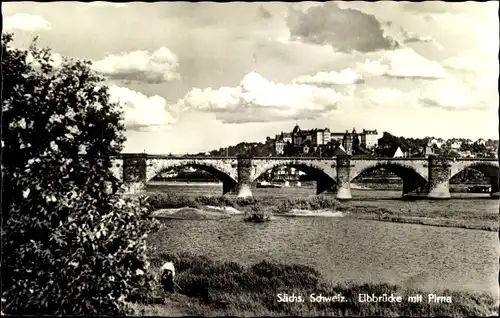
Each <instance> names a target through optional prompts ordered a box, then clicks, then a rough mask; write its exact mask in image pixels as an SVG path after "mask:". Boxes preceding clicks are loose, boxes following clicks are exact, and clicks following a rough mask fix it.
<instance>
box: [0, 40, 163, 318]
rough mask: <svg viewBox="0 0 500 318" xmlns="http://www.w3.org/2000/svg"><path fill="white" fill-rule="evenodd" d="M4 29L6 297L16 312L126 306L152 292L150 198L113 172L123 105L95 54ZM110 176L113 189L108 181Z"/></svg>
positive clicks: (86, 311) (7, 308)
mask: <svg viewBox="0 0 500 318" xmlns="http://www.w3.org/2000/svg"><path fill="white" fill-rule="evenodd" d="M12 40H13V36H12V35H11V34H4V35H3V36H2V73H3V91H2V104H3V106H2V107H3V109H2V110H3V118H2V127H3V131H2V174H3V175H2V177H3V187H2V233H1V235H2V242H3V246H2V300H4V301H5V302H4V303H3V312H4V313H6V314H10V315H19V314H21V315H33V314H34V315H96V314H100V315H103V314H105V315H120V314H123V313H125V312H127V306H126V304H125V302H124V300H125V299H127V298H129V299H130V298H131V297H135V298H138V297H139V298H140V297H144V296H147V290H148V289H149V284H150V277H149V275H147V274H146V272H147V268H148V261H147V257H146V254H145V252H146V237H147V234H148V233H149V232H150V231H152V230H155V226H156V225H157V224H156V222H155V221H153V220H151V219H150V218H149V211H148V208H147V207H146V206H144V204H145V200H144V198H140V197H139V198H135V199H124V198H122V195H123V189H122V188H120V185H119V184H118V182H117V181H115V180H114V178H113V177H112V175H111V172H110V170H109V168H110V167H111V160H112V157H113V156H115V155H117V154H118V153H119V152H120V151H121V149H122V144H123V141H124V137H123V129H124V127H123V125H122V122H121V119H122V114H121V111H120V109H119V107H118V105H117V104H114V103H111V102H110V100H109V95H108V92H107V87H106V86H104V85H103V79H102V78H101V77H100V76H99V75H97V74H95V73H94V72H93V71H91V69H90V62H87V61H72V60H69V59H65V60H64V61H63V64H62V65H61V66H60V67H58V68H57V69H56V68H54V67H53V66H52V65H51V62H52V61H51V58H50V56H51V53H50V50H49V49H40V48H37V47H36V43H35V42H33V44H32V45H31V46H30V48H29V49H28V50H20V49H15V48H13V47H12V46H11V44H10V43H11V42H12ZM107 184H111V185H112V188H113V189H114V190H113V191H107V189H108V188H107Z"/></svg>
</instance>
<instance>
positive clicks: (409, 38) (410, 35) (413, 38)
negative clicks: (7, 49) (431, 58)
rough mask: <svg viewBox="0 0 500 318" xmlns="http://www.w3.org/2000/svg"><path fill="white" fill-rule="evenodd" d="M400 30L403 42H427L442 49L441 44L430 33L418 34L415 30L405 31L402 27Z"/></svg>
mask: <svg viewBox="0 0 500 318" xmlns="http://www.w3.org/2000/svg"><path fill="white" fill-rule="evenodd" d="M401 32H402V35H403V43H429V44H433V45H434V46H436V47H437V48H439V49H443V46H442V45H441V44H440V43H439V42H438V41H436V40H435V39H434V38H433V37H432V36H430V35H426V36H420V35H418V34H416V33H415V32H407V31H405V30H404V29H403V28H401Z"/></svg>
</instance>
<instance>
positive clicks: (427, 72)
mask: <svg viewBox="0 0 500 318" xmlns="http://www.w3.org/2000/svg"><path fill="white" fill-rule="evenodd" d="M356 70H357V71H358V72H359V73H361V74H366V75H371V76H387V77H396V78H423V79H437V78H443V77H444V76H445V75H446V70H445V69H444V68H443V67H442V66H441V64H439V63H438V62H435V61H430V60H428V59H426V58H425V57H423V56H421V55H420V54H418V53H416V52H415V51H414V50H413V49H411V48H403V49H398V50H394V51H386V52H384V53H383V54H382V56H380V57H379V58H378V59H375V60H370V59H368V60H366V61H365V62H363V63H357V65H356Z"/></svg>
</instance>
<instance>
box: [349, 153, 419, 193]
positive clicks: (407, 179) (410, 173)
mask: <svg viewBox="0 0 500 318" xmlns="http://www.w3.org/2000/svg"><path fill="white" fill-rule="evenodd" d="M381 168H383V169H385V170H387V171H389V172H392V173H393V174H395V175H396V176H398V177H399V178H401V179H402V180H403V195H405V194H408V193H410V192H412V191H415V190H418V189H422V190H423V189H424V188H425V187H426V186H427V182H428V170H427V164H426V163H424V162H419V161H415V162H409V163H406V162H398V161H396V160H394V161H392V160H385V161H370V162H366V163H364V164H360V165H357V166H355V167H354V168H353V169H351V175H350V182H352V181H353V180H354V179H356V178H357V177H359V176H361V175H363V174H365V173H367V172H371V171H374V170H378V169H381Z"/></svg>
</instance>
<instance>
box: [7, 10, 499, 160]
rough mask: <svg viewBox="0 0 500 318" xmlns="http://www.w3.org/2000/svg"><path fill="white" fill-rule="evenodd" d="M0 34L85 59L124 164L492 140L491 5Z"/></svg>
mask: <svg viewBox="0 0 500 318" xmlns="http://www.w3.org/2000/svg"><path fill="white" fill-rule="evenodd" d="M2 10H3V18H4V21H3V23H4V32H13V33H14V34H15V41H14V43H13V44H14V45H15V46H16V47H19V48H26V47H28V45H29V44H30V41H31V40H32V39H33V38H34V37H35V36H37V35H38V36H39V40H38V43H39V44H40V46H48V47H50V48H51V49H52V54H53V60H54V65H55V66H57V65H59V64H60V63H61V58H62V57H71V58H76V59H87V60H91V61H92V62H93V66H92V67H93V69H94V70H95V71H97V72H99V73H101V74H103V75H104V76H105V77H106V79H107V84H108V85H109V93H110V95H111V97H112V98H113V100H114V101H116V102H118V103H119V104H120V105H121V106H122V107H123V109H124V113H125V118H124V120H125V125H126V137H127V141H126V144H125V149H124V152H142V151H146V152H148V153H157V154H166V153H172V154H184V153H197V152H202V151H209V150H212V149H218V148H220V147H224V146H229V145H235V144H237V143H238V142H242V141H247V142H259V141H260V142H263V141H265V139H266V137H267V136H270V137H274V136H275V135H276V134H279V133H280V132H282V131H285V132H289V131H291V130H292V129H293V127H294V126H295V124H299V126H300V127H301V128H302V129H312V128H329V129H330V130H332V131H335V132H344V131H345V130H346V129H349V130H352V128H356V130H358V131H360V130H362V129H377V131H378V132H379V133H382V132H384V131H387V132H390V133H392V134H394V135H397V136H405V137H425V136H434V137H441V138H452V137H458V138H470V139H473V140H475V139H478V138H486V139H488V138H492V139H498V132H499V128H498V127H499V125H498V107H499V106H498V105H499V100H498V98H499V97H498V72H499V71H498V68H499V66H498V48H499V37H498V34H499V20H498V2H497V1H490V2H460V3H452V2H449V3H446V2H440V1H432V2H431V1H428V2H415V3H412V2H392V1H379V2H361V1H352V2H335V1H332V2H300V3H281V2H253V3H242V2H239V3H238V2H232V3H231V2H230V3H213V2H212V3H211V2H200V3H189V2H170V3H168V2H157V3H140V2H130V3H110V2H91V3H80V2H48V3H42V2H40V3H36V2H8V3H3V4H2Z"/></svg>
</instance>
